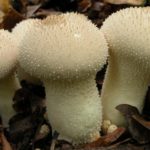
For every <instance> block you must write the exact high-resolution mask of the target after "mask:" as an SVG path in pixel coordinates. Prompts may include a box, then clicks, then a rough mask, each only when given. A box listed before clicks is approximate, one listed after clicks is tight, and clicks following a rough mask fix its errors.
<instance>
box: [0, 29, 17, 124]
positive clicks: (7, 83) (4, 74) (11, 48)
mask: <svg viewBox="0 0 150 150" xmlns="http://www.w3.org/2000/svg"><path fill="white" fill-rule="evenodd" d="M18 51H19V50H18V45H17V42H16V40H15V37H14V36H13V35H12V34H11V33H9V32H8V31H5V30H0V68H1V69H0V115H1V116H2V120H3V124H4V126H7V125H8V120H9V119H10V117H11V116H12V115H13V114H14V110H13V108H12V99H13V95H14V93H15V91H16V90H17V89H18V88H20V85H19V81H18V80H17V78H16V75H15V73H14V71H15V68H16V66H17V61H18Z"/></svg>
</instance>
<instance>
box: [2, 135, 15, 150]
mask: <svg viewBox="0 0 150 150" xmlns="http://www.w3.org/2000/svg"><path fill="white" fill-rule="evenodd" d="M0 136H1V140H2V150H12V147H11V145H10V143H9V142H8V141H7V139H6V137H5V135H4V134H3V133H1V135H0Z"/></svg>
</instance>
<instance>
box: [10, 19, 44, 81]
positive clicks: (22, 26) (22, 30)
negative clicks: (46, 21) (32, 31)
mask: <svg viewBox="0 0 150 150" xmlns="http://www.w3.org/2000/svg"><path fill="white" fill-rule="evenodd" d="M35 22H36V23H37V24H38V23H40V22H39V19H27V20H24V21H21V22H20V23H18V24H17V25H16V26H15V27H14V28H13V30H12V33H13V34H14V36H15V37H16V38H17V41H18V43H20V42H21V41H22V39H23V37H24V36H26V32H27V31H28V29H29V26H31V24H33V23H35ZM17 77H18V79H19V81H22V80H27V81H29V82H31V83H34V84H42V82H41V81H40V79H38V78H35V77H33V76H32V75H30V74H28V73H27V72H25V71H24V70H23V68H21V67H20V65H19V64H18V66H17Z"/></svg>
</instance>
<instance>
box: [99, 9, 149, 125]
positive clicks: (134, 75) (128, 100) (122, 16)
mask: <svg viewBox="0 0 150 150" xmlns="http://www.w3.org/2000/svg"><path fill="white" fill-rule="evenodd" d="M101 31H102V32H103V33H104V36H105V37H106V40H107V42H108V45H109V55H110V57H109V60H108V68H107V71H106V76H105V79H104V85H103V88H102V95H101V99H102V104H103V108H104V109H103V111H104V112H103V113H104V119H105V120H106V119H108V120H111V122H112V123H114V124H116V125H120V126H122V125H126V123H125V120H124V117H123V115H122V114H121V113H120V112H119V111H118V110H116V109H115V107H116V106H117V105H119V104H129V105H133V106H135V107H137V108H138V109H139V111H140V112H141V111H142V108H143V104H144V98H145V95H146V92H147V89H148V85H149V83H150V74H149V69H150V35H149V33H150V9H149V8H127V9H123V10H120V11H118V12H116V13H114V14H112V15H111V16H110V17H108V19H106V21H105V22H104V23H103V26H102V28H101Z"/></svg>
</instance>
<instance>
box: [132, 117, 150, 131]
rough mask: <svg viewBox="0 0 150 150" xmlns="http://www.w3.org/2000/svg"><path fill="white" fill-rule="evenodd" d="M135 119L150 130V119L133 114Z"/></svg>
mask: <svg viewBox="0 0 150 150" xmlns="http://www.w3.org/2000/svg"><path fill="white" fill-rule="evenodd" d="M132 117H133V119H135V120H136V121H137V122H138V123H140V124H141V125H143V127H145V128H147V129H148V130H150V121H146V120H144V118H142V117H141V116H139V115H133V116H132Z"/></svg>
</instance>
